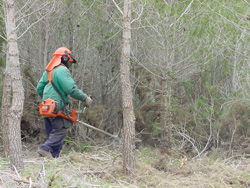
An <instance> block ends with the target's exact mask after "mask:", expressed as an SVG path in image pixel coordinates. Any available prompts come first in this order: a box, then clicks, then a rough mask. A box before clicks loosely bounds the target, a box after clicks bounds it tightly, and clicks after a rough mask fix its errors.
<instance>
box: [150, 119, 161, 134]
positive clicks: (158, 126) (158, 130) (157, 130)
mask: <svg viewBox="0 0 250 188" xmlns="http://www.w3.org/2000/svg"><path fill="white" fill-rule="evenodd" d="M152 131H153V133H152V136H153V137H156V136H158V135H159V134H160V133H161V124H160V123H158V122H155V123H153V127H152Z"/></svg>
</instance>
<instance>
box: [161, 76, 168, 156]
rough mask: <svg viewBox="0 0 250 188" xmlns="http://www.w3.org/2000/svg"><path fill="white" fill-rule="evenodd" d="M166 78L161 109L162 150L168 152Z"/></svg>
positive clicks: (162, 88)
mask: <svg viewBox="0 0 250 188" xmlns="http://www.w3.org/2000/svg"><path fill="white" fill-rule="evenodd" d="M166 82H167V80H166V79H162V80H161V111H160V123H161V152H162V153H166V152H167V148H168V147H167V146H168V143H167V122H166V119H167V118H166V115H167V98H166V97H167V94H166V93H167V86H166V84H167V83H166Z"/></svg>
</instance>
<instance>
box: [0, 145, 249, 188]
mask: <svg viewBox="0 0 250 188" xmlns="http://www.w3.org/2000/svg"><path fill="white" fill-rule="evenodd" d="M24 160H25V170H24V171H23V172H20V173H18V172H13V171H11V170H10V168H9V161H8V160H7V159H5V158H0V187H3V188H16V187H18V188H20V187H25V188H27V187H30V188H31V187H33V188H45V187H53V188H54V187H55V188H56V187H58V188H61V187H79V188H82V187H83V188H84V187H88V188H89V187H108V188H109V187H110V188H111V187H131V188H132V187H140V188H141V187H142V188H143V187H145V188H149V187H156V188H168V187H169V188H183V187H187V188H189V187H190V188H199V187H200V188H209V187H216V188H224V187H226V188H230V187H231V188H240V187H242V188H245V187H250V159H249V158H246V157H243V156H241V157H232V158H227V159H223V160H222V159H218V158H217V159H214V158H213V157H202V158H199V159H196V160H189V159H187V158H186V157H185V156H181V155H180V157H178V156H176V155H175V157H171V156H165V155H161V154H160V153H159V152H158V150H153V149H150V148H144V149H142V150H140V151H139V150H138V151H137V152H136V168H135V170H134V172H133V174H132V175H130V176H126V175H124V174H123V173H122V158H121V155H120V153H117V152H114V151H111V150H109V149H107V148H103V149H96V150H94V151H92V152H84V153H79V152H73V151H72V152H70V153H68V154H64V155H63V156H62V157H61V158H58V159H54V160H51V161H49V160H46V159H44V158H41V157H38V155H37V154H36V153H35V152H32V151H29V150H25V151H24Z"/></svg>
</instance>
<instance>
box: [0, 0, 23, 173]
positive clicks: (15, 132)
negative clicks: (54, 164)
mask: <svg viewBox="0 0 250 188" xmlns="http://www.w3.org/2000/svg"><path fill="white" fill-rule="evenodd" d="M14 16H15V0H6V33H7V42H8V57H9V63H10V73H11V81H12V91H13V97H12V99H11V108H10V111H9V112H10V113H9V114H8V121H9V144H10V147H9V150H10V164H11V167H12V168H14V167H15V168H16V169H17V170H22V169H23V167H24V164H23V160H22V144H21V127H20V123H21V117H22V114H23V102H24V89H23V85H22V77H21V71H20V63H19V51H18V45H17V33H16V24H15V18H14ZM7 63H8V62H7ZM3 97H6V96H3Z"/></svg>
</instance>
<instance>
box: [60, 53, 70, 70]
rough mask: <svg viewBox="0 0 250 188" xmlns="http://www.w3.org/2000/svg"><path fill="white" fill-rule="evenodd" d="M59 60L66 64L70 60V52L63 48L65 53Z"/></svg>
mask: <svg viewBox="0 0 250 188" xmlns="http://www.w3.org/2000/svg"><path fill="white" fill-rule="evenodd" d="M61 61H62V63H63V64H64V65H66V66H68V62H69V61H70V54H69V53H68V51H67V50H65V55H63V56H62V58H61Z"/></svg>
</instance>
